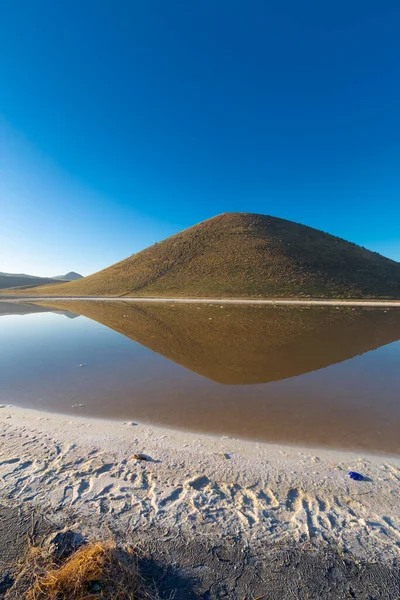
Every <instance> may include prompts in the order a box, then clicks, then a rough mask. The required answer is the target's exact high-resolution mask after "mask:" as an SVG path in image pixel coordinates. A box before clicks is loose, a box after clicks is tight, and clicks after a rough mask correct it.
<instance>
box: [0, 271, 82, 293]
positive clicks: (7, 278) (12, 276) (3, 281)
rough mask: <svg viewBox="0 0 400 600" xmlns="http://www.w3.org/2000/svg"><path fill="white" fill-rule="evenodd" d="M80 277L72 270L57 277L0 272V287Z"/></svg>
mask: <svg viewBox="0 0 400 600" xmlns="http://www.w3.org/2000/svg"><path fill="white" fill-rule="evenodd" d="M81 278H82V275H79V273H75V272H74V271H70V272H69V273H67V274H66V275H60V276H58V277H38V276H36V275H26V274H25V273H0V289H6V288H14V287H22V286H23V287H26V286H29V287H32V286H37V285H49V284H52V283H63V282H64V281H72V280H75V279H81Z"/></svg>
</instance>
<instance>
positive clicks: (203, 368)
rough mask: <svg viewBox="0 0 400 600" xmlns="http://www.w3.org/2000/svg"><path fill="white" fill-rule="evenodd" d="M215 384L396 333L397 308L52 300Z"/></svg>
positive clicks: (366, 345) (258, 377)
mask: <svg viewBox="0 0 400 600" xmlns="http://www.w3.org/2000/svg"><path fill="white" fill-rule="evenodd" d="M49 306H53V307H55V308H56V307H57V308H65V309H68V310H73V311H74V312H76V313H79V314H82V315H84V316H86V317H89V318H90V319H93V320H95V321H98V322H99V323H102V324H104V325H106V326H107V327H110V328H111V329H114V330H115V331H117V332H119V333H122V334H123V335H125V336H127V337H129V338H130V339H132V340H134V341H136V342H138V343H139V344H141V345H142V346H146V347H147V348H150V349H151V350H153V351H154V352H157V353H158V354H161V355H163V356H165V357H166V358H168V359H170V360H172V361H174V362H176V363H178V364H180V365H182V366H183V367H186V368H187V369H190V370H191V371H194V372H196V373H198V374H200V375H203V376H204V377H207V378H209V379H212V380H214V381H216V382H219V383H224V384H230V385H237V384H255V383H267V382H269V381H276V380H279V379H285V378H288V377H294V376H296V375H301V374H302V373H307V372H310V371H314V370H317V369H321V368H323V367H327V366H329V365H331V364H334V363H338V362H341V361H344V360H347V359H349V358H352V357H353V356H357V355H359V354H363V353H364V352H368V351H369V350H374V349H376V348H379V347H380V346H383V345H385V344H388V343H390V342H394V341H396V340H398V339H400V312H399V311H396V309H391V310H390V309H389V310H387V309H386V310H384V309H370V308H350V307H340V308H335V307H313V308H305V307H301V308H300V307H283V306H276V307H274V306H243V305H224V306H223V307H222V306H219V305H203V304H202V305H195V304H149V303H141V304H139V303H127V302H118V303H117V302H101V301H99V302H92V301H91V302H84V301H83V302H82V301H81V302H79V301H68V302H65V303H62V302H57V303H52V304H51V305H49Z"/></svg>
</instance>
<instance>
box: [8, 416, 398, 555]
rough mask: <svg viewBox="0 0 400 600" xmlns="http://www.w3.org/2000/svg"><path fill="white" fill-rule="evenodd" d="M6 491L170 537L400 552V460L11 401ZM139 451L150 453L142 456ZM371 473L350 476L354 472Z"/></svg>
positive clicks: (97, 522)
mask: <svg viewBox="0 0 400 600" xmlns="http://www.w3.org/2000/svg"><path fill="white" fill-rule="evenodd" d="M0 423H1V437H0V501H1V502H2V503H3V504H4V503H5V504H9V505H14V504H17V503H18V504H20V503H30V504H33V505H36V506H38V507H40V512H41V514H42V515H44V516H49V517H51V519H52V520H53V521H54V520H56V521H57V519H58V520H59V521H60V523H62V520H63V519H64V518H65V516H66V515H68V519H69V522H71V519H72V520H73V521H74V523H75V524H76V526H77V527H78V528H80V529H81V530H83V531H84V530H85V528H86V529H90V528H93V527H96V528H98V527H99V526H101V528H102V530H104V528H105V527H106V526H108V527H111V528H113V527H115V526H116V524H117V525H118V528H119V529H120V530H121V529H122V530H124V529H126V530H127V531H128V530H129V531H133V530H136V531H141V530H146V529H147V530H148V529H149V527H154V528H157V530H158V531H163V532H164V534H165V536H172V535H173V536H177V535H186V536H189V537H190V536H193V535H196V536H200V537H204V538H212V539H214V540H218V539H219V540H221V539H223V540H225V541H226V540H227V539H229V538H231V539H235V540H241V541H243V542H244V543H251V545H252V547H253V548H256V547H257V546H258V545H259V546H260V547H261V546H263V545H264V546H265V543H266V542H268V543H279V542H284V541H288V542H304V541H306V542H308V543H309V544H311V545H320V544H323V545H324V544H325V545H330V544H335V546H337V547H338V548H339V550H340V551H343V552H344V553H347V552H349V553H351V554H352V555H354V556H357V557H360V558H367V559H368V560H375V559H376V560H381V561H382V560H385V561H391V562H392V561H393V560H396V559H398V558H399V555H400V503H399V501H398V499H399V486H400V459H399V458H385V457H381V456H366V455H359V454H351V453H342V452H333V451H326V450H314V451H310V450H309V449H301V448H294V447H286V446H285V447H283V446H276V445H268V444H260V443H254V442H247V441H242V440H234V439H229V438H226V437H222V438H218V437H212V436H205V435H197V434H188V433H182V432H176V431H171V430H166V429H162V428H153V427H148V426H143V425H140V424H133V423H116V422H107V421H100V420H89V419H88V420H85V419H82V418H71V417H65V416H60V415H53V414H52V415H50V414H47V413H39V412H36V411H29V410H22V409H18V408H14V407H9V406H3V407H2V408H1V409H0ZM136 453H143V454H145V455H147V456H148V457H149V460H147V461H138V460H136V459H135V458H134V455H135V454H136ZM349 470H356V471H359V472H361V473H362V474H363V475H365V476H366V477H367V478H368V480H367V481H364V482H356V481H351V480H350V479H349V478H348V476H347V472H348V471H349Z"/></svg>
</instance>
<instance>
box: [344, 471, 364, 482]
mask: <svg viewBox="0 0 400 600" xmlns="http://www.w3.org/2000/svg"><path fill="white" fill-rule="evenodd" d="M348 475H349V477H350V479H354V481H362V480H363V479H364V476H363V475H361V473H357V472H356V471H349V473H348Z"/></svg>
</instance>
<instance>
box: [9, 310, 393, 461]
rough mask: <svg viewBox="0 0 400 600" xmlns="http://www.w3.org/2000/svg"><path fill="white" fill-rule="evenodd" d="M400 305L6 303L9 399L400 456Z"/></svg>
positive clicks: (214, 431)
mask: <svg viewBox="0 0 400 600" xmlns="http://www.w3.org/2000/svg"><path fill="white" fill-rule="evenodd" d="M399 340H400V309H399V308H395V307H394V308H358V307H357V308H351V307H337V308H335V307H312V308H307V307H284V306H275V307H274V306H243V305H242V306H240V305H224V306H222V305H221V306H220V305H204V304H201V305H200V304H199V305H196V304H165V305H164V304H150V303H146V304H144V303H143V304H139V303H138V304H130V303H127V302H118V303H117V302H113V303H106V302H86V303H85V302H84V301H80V302H79V301H64V302H57V303H56V302H54V303H52V305H48V304H47V306H39V305H36V306H34V305H18V308H16V305H15V304H14V305H12V304H6V303H0V382H1V385H0V403H2V404H13V405H15V406H21V407H25V408H35V409H43V410H46V411H51V412H57V413H64V414H73V415H81V416H85V417H96V418H107V419H114V420H123V421H126V420H129V421H134V422H139V423H147V424H153V425H162V426H166V427H171V428H175V429H183V430H189V431H198V432H204V433H209V434H217V435H221V436H222V435H226V436H230V437H235V438H246V439H253V440H259V441H266V442H279V443H289V444H294V445H302V446H304V445H306V446H313V447H332V448H337V449H351V450H364V451H370V452H383V453H389V454H400V433H399V432H400V368H399V366H400V365H399V358H400V342H399Z"/></svg>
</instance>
